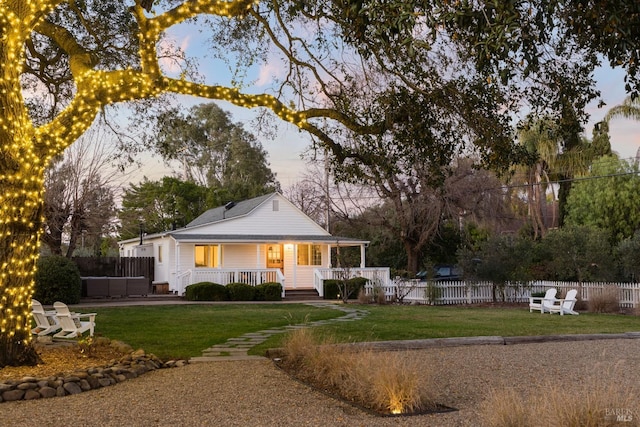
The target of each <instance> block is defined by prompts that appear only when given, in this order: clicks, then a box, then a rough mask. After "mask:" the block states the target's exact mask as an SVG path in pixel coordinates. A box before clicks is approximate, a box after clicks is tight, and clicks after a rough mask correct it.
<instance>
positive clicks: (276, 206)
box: [272, 200, 280, 212]
mask: <svg viewBox="0 0 640 427" xmlns="http://www.w3.org/2000/svg"><path fill="white" fill-rule="evenodd" d="M278 202H279V200H274V201H273V207H272V210H273V211H274V212H278V211H279V210H280V203H278Z"/></svg>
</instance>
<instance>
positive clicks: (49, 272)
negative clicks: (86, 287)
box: [33, 255, 82, 304]
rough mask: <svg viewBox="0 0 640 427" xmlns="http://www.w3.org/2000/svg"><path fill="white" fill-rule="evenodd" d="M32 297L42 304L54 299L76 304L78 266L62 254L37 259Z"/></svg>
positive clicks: (78, 297) (79, 287)
mask: <svg viewBox="0 0 640 427" xmlns="http://www.w3.org/2000/svg"><path fill="white" fill-rule="evenodd" d="M37 265H38V270H37V271H36V274H35V291H34V293H33V298H35V299H37V300H38V301H40V302H41V303H42V304H53V303H54V302H56V301H60V302H63V303H65V304H78V303H79V302H80V293H81V291H82V281H81V279H80V271H79V270H78V266H76V265H75V264H74V262H73V261H71V260H70V259H68V258H65V257H63V256H57V255H52V256H47V257H40V259H38V264H37Z"/></svg>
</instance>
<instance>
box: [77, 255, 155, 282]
mask: <svg viewBox="0 0 640 427" xmlns="http://www.w3.org/2000/svg"><path fill="white" fill-rule="evenodd" d="M72 260H73V262H74V263H75V264H76V265H77V266H78V269H79V270H80V275H81V276H83V277H101V276H107V277H139V276H144V277H146V278H147V279H150V280H151V281H152V282H153V281H154V263H153V257H101V258H93V257H74V258H72Z"/></svg>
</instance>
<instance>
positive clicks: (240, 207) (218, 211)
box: [185, 193, 276, 228]
mask: <svg viewBox="0 0 640 427" xmlns="http://www.w3.org/2000/svg"><path fill="white" fill-rule="evenodd" d="M274 194H276V193H271V194H265V195H264V196H258V197H254V198H253V199H249V200H243V201H241V202H237V203H235V204H234V205H233V207H232V208H230V209H227V208H226V207H224V206H218V207H217V208H213V209H209V210H208V211H206V212H204V213H203V214H202V215H200V216H199V217H197V218H196V219H194V220H193V221H191V222H190V223H189V224H187V225H186V227H185V228H190V227H195V226H198V225H204V224H212V223H214V222H218V221H222V220H223V219H229V218H234V217H238V216H243V215H246V214H248V213H249V212H251V211H252V210H254V209H255V208H257V207H258V206H260V205H261V204H262V203H264V202H265V201H266V200H268V199H269V198H271V197H272V196H273V195H274Z"/></svg>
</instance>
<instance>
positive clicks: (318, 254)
mask: <svg viewBox="0 0 640 427" xmlns="http://www.w3.org/2000/svg"><path fill="white" fill-rule="evenodd" d="M298 265H322V248H321V246H320V245H298Z"/></svg>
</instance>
